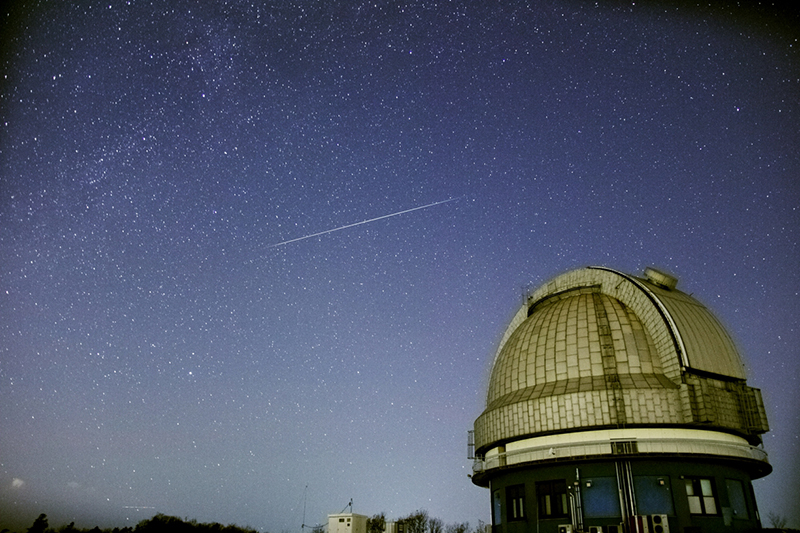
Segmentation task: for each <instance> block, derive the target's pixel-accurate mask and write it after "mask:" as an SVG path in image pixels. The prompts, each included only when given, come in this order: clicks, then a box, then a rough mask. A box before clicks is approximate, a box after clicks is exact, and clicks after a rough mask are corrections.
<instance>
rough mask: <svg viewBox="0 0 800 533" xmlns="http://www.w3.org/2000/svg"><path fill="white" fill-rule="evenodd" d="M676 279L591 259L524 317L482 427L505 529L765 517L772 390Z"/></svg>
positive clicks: (610, 528) (534, 300) (709, 524)
mask: <svg viewBox="0 0 800 533" xmlns="http://www.w3.org/2000/svg"><path fill="white" fill-rule="evenodd" d="M676 285H677V279H675V278H674V277H672V276H670V275H667V274H664V273H662V272H659V271H657V270H655V269H650V268H648V269H646V270H645V273H644V277H641V278H640V277H634V276H630V275H627V274H623V273H621V272H617V271H614V270H611V269H608V268H601V267H589V268H583V269H579V270H574V271H572V272H568V273H566V274H563V275H561V276H558V277H556V278H555V279H553V280H552V281H550V282H548V283H547V284H546V285H544V286H543V287H541V288H539V289H538V290H536V291H535V292H534V293H533V294H531V295H530V296H529V297H528V298H527V301H526V302H525V303H524V304H523V305H522V307H520V309H519V310H518V311H517V313H516V314H515V315H514V317H513V318H512V319H511V323H510V324H509V325H508V328H507V329H506V331H505V333H504V334H503V337H502V340H501V342H500V345H499V347H498V348H497V352H496V354H495V357H494V361H493V363H492V370H491V375H490V377H489V383H488V387H487V397H486V409H485V410H484V411H483V413H482V414H481V415H480V416H479V417H478V418H477V420H475V426H474V432H472V433H471V443H470V444H471V450H472V452H473V453H472V455H473V457H474V459H475V463H474V466H473V475H472V481H473V483H475V484H476V485H478V486H481V487H486V488H488V489H489V493H490V501H491V513H492V525H493V532H494V533H574V532H578V531H585V532H589V533H669V532H670V531H671V532H672V533H708V532H730V533H735V532H740V531H750V530H755V529H760V527H761V524H760V520H759V516H758V510H757V508H756V501H755V497H754V494H753V488H752V480H753V479H757V478H760V477H763V476H766V475H767V474H769V473H770V472H771V471H772V467H771V466H770V465H769V463H768V462H767V454H766V453H765V452H764V450H763V449H762V447H761V437H760V435H761V434H763V433H765V432H767V431H768V429H769V428H768V426H767V418H766V414H765V411H764V405H763V402H762V399H761V392H760V391H759V390H758V389H754V388H751V387H748V386H747V383H746V382H745V378H746V376H745V373H744V369H743V364H742V360H741V357H740V355H739V353H738V351H737V349H736V346H735V345H734V343H733V341H732V340H731V337H730V336H729V335H728V333H727V332H726V331H725V328H724V327H723V326H722V325H721V324H720V322H719V321H718V320H717V318H716V317H715V316H714V315H713V314H712V313H711V312H710V311H709V310H708V309H707V308H706V307H705V306H703V305H702V304H701V303H700V302H698V301H697V300H696V299H695V298H693V297H692V296H691V295H688V294H685V293H683V292H681V291H679V290H677V289H676Z"/></svg>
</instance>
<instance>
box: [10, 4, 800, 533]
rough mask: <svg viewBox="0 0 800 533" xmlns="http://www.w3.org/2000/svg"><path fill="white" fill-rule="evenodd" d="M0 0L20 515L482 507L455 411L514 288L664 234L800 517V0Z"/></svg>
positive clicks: (133, 516)
mask: <svg viewBox="0 0 800 533" xmlns="http://www.w3.org/2000/svg"><path fill="white" fill-rule="evenodd" d="M2 15H3V28H2V35H3V37H2V39H3V40H2V43H3V49H2V62H3V64H2V71H3V78H2V79H1V80H0V89H2V90H1V91H0V92H1V93H2V94H1V95H0V96H2V99H1V100H0V105H1V106H2V107H0V114H1V115H2V116H1V117H0V118H2V121H0V127H2V130H0V289H2V290H0V516H3V517H8V516H11V517H15V518H19V520H21V521H22V523H24V525H25V526H28V525H30V523H31V522H32V520H33V518H35V516H37V515H38V514H39V513H41V512H45V513H47V514H48V516H50V519H51V524H53V525H59V524H62V523H67V522H69V521H72V520H75V521H76V523H77V525H79V526H94V525H96V524H98V525H101V526H106V525H110V526H114V525H119V526H121V525H123V524H125V523H126V522H125V521H126V520H129V522H128V523H129V524H130V523H133V524H135V523H136V522H137V521H139V520H141V519H143V518H146V517H148V516H150V515H152V514H153V513H155V512H163V513H166V514H172V515H177V516H181V517H190V518H196V519H198V520H200V521H219V522H223V523H237V524H240V525H250V526H253V527H256V528H258V529H262V530H267V531H270V532H271V533H279V532H282V531H294V530H295V529H296V528H299V526H300V524H301V523H302V520H303V516H302V515H303V500H304V493H306V492H307V495H306V498H305V500H306V507H307V511H306V512H307V517H306V520H305V521H306V523H317V522H319V521H322V520H324V518H325V515H326V514H328V513H334V512H339V511H341V510H342V508H344V507H345V505H346V504H347V502H348V501H349V500H350V499H351V498H353V500H354V507H353V510H354V511H355V512H359V513H362V514H367V515H372V514H375V513H379V512H386V513H387V515H388V516H389V518H398V517H399V516H401V515H404V514H409V513H411V512H412V511H414V510H416V509H427V510H428V511H429V513H430V514H431V515H432V516H436V517H439V518H441V519H443V520H444V521H445V522H456V521H469V522H470V523H471V524H472V525H477V523H478V521H479V520H484V521H488V519H489V497H488V493H487V492H486V491H485V490H483V489H479V488H477V487H474V486H473V485H472V484H471V482H470V481H469V479H468V478H467V474H468V473H470V472H471V463H470V461H469V460H467V458H466V432H467V430H469V429H471V427H472V423H473V421H474V419H475V418H476V417H477V416H478V414H479V413H480V412H481V411H482V409H483V407H484V404H483V401H484V399H483V394H484V392H485V381H486V379H487V377H488V376H487V373H488V365H489V363H490V360H491V357H492V355H493V353H494V349H495V347H496V345H497V343H498V342H499V336H500V334H501V333H502V330H503V329H504V327H505V325H506V321H507V320H509V319H510V317H511V314H512V313H513V311H514V310H515V309H516V306H517V305H518V304H519V303H520V301H521V300H520V298H521V294H522V292H523V291H524V290H526V289H527V288H534V287H536V286H538V285H539V284H541V283H543V282H545V281H546V280H547V279H549V278H550V277H552V276H554V275H557V274H559V273H561V272H564V271H566V270H568V269H571V268H575V267H580V266H586V265H604V266H609V267H612V268H616V269H619V270H623V271H626V272H629V273H633V274H640V273H641V272H642V270H643V268H644V267H645V266H648V265H653V266H656V267H659V268H662V269H665V270H667V271H670V272H673V273H674V274H675V275H676V276H677V277H678V278H679V279H680V280H681V281H680V283H679V286H678V287H679V288H681V289H682V290H684V291H686V292H688V293H693V294H694V295H695V296H696V297H697V298H699V299H700V300H701V301H703V302H705V303H706V304H707V305H708V306H709V307H710V308H711V309H712V310H713V311H714V312H715V313H717V315H718V316H719V317H720V318H721V320H722V321H723V323H725V324H726V325H727V326H728V328H729V329H730V331H731V333H732V335H733V336H734V338H735V339H736V341H737V343H738V345H739V346H740V348H741V350H742V353H743V355H744V358H745V360H746V361H747V370H748V374H749V384H750V385H751V386H755V387H759V388H762V389H763V392H764V396H765V398H766V401H767V412H768V416H769V420H770V423H771V426H772V431H771V432H770V433H768V434H767V435H766V437H765V445H766V450H767V452H768V453H769V454H770V460H771V462H772V463H773V465H774V466H775V472H774V473H773V474H772V475H770V476H769V477H767V478H765V479H763V480H760V481H757V482H756V483H755V486H756V491H757V496H758V497H759V500H760V506H761V515H762V519H764V521H765V524H766V525H769V522H768V520H767V519H766V517H767V516H768V514H769V513H770V512H774V513H778V514H782V515H784V516H786V517H787V518H789V520H790V525H792V526H794V527H800V514H798V511H797V510H795V509H793V507H794V506H795V503H796V502H797V500H798V498H800V482H798V480H799V479H800V465H798V461H797V459H796V456H797V451H798V439H800V424H798V412H800V409H798V401H797V390H798V385H799V384H798V376H800V362H798V357H797V347H798V345H799V344H800V334H798V321H797V317H798V316H799V315H800V305H799V304H798V302H800V299H799V298H798V290H799V286H800V282H799V281H798V276H797V269H798V265H800V254H799V253H798V238H800V185H798V176H800V158H799V156H798V153H800V143H799V142H798V141H799V140H800V139H799V138H798V112H800V108H799V104H800V81H799V79H800V56H799V52H800V50H798V48H799V47H800V41H798V37H799V36H800V31H798V26H797V17H796V15H795V14H794V13H791V12H787V11H783V12H781V11H776V10H774V9H772V8H747V9H744V8H724V9H720V8H715V9H711V8H696V7H694V8H687V7H685V6H684V4H682V3H677V2H671V3H664V4H659V5H654V4H650V5H640V3H638V2H637V3H633V2H628V3H624V2H612V3H600V4H596V5H595V4H590V3H587V2H570V1H564V2H557V1H549V2H548V1H545V2H535V3H533V5H532V6H527V5H525V4H524V3H522V2H502V3H500V2H466V3H461V4H459V3H453V2H419V3H416V2H415V3H409V4H407V5H405V4H396V3H386V2H328V1H324V2H322V1H319V2H314V1H306V2H270V3H261V2H239V1H229V2H189V1H174V2H147V1H138V0H131V1H127V2H121V1H117V0H112V1H109V2H105V3H101V2H91V1H84V2H69V3H68V2H61V1H39V2H34V1H30V2H11V3H9V4H7V5H6V6H4V10H3V12H2ZM448 199H454V200H453V201H450V202H447V203H441V204H438V205H433V206H429V207H427V208H425V209H418V210H415V211H410V212H407V213H403V214H399V215H397V216H392V217H388V218H381V219H380V220H375V221H372V222H369V223H365V224H360V225H358V226H353V227H350V228H344V229H341V230H340V231H336V232H332V233H325V234H323V235H319V236H316V237H313V238H309V239H304V240H301V241H296V242H291V243H287V244H285V245H282V246H278V247H274V246H273V245H275V244H278V243H283V242H285V241H289V240H293V239H296V238H299V237H303V236H307V235H311V234H315V233H319V232H325V231H327V230H330V229H335V228H342V227H343V226H347V225H350V224H355V223H357V222H360V221H366V220H370V219H374V218H378V217H384V216H385V215H390V214H394V213H399V212H401V211H405V210H409V209H413V208H416V207H421V206H425V205H428V204H432V203H435V202H441V201H444V200H448ZM306 486H307V487H308V489H307V491H306ZM136 506H139V507H140V509H135V508H132V507H136Z"/></svg>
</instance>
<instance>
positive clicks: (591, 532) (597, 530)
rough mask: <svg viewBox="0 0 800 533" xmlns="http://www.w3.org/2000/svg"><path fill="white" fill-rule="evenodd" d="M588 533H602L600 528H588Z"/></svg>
mask: <svg viewBox="0 0 800 533" xmlns="http://www.w3.org/2000/svg"><path fill="white" fill-rule="evenodd" d="M589 533H603V527H602V526H589Z"/></svg>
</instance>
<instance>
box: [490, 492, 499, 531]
mask: <svg viewBox="0 0 800 533" xmlns="http://www.w3.org/2000/svg"><path fill="white" fill-rule="evenodd" d="M492 525H493V526H499V525H500V491H499V490H496V491H494V492H493V493H492Z"/></svg>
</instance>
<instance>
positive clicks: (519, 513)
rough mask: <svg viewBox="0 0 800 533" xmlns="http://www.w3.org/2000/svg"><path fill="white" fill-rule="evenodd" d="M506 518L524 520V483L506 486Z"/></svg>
mask: <svg viewBox="0 0 800 533" xmlns="http://www.w3.org/2000/svg"><path fill="white" fill-rule="evenodd" d="M506 505H508V520H509V521H512V520H525V485H512V486H510V487H506Z"/></svg>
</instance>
